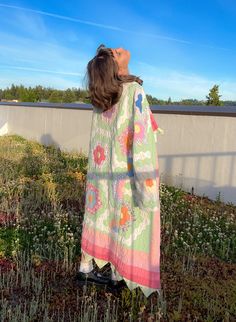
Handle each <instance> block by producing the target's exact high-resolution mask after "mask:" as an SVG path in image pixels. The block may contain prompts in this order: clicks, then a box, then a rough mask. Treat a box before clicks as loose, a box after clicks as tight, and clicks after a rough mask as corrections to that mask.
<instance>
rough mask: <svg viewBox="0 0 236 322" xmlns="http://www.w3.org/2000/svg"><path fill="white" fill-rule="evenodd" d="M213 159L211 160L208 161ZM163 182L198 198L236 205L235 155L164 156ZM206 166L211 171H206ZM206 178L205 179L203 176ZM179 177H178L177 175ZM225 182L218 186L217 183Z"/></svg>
mask: <svg viewBox="0 0 236 322" xmlns="http://www.w3.org/2000/svg"><path fill="white" fill-rule="evenodd" d="M209 158H210V159H209ZM159 159H160V173H161V174H160V180H161V181H163V183H165V184H168V185H173V186H178V187H180V188H182V189H183V190H185V191H188V192H192V188H193V191H194V192H193V193H194V194H197V195H199V196H208V197H209V198H210V199H213V200H216V198H217V197H218V196H219V193H220V200H221V201H223V202H226V203H227V202H232V203H233V204H235V205H236V152H235V151H232V152H230V151H229V152H214V153H212V152H211V153H187V154H171V155H161V156H159ZM206 165H207V167H208V169H207V170H206ZM206 171H207V178H206V179H204V174H205V177H206ZM177 173H178V174H177ZM219 178H220V181H221V182H224V183H225V184H224V185H217V184H216V182H218V181H219Z"/></svg>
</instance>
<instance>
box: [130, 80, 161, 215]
mask: <svg viewBox="0 0 236 322" xmlns="http://www.w3.org/2000/svg"><path fill="white" fill-rule="evenodd" d="M133 120H134V133H133V145H132V157H133V171H134V185H135V189H134V198H135V201H136V203H137V205H138V206H139V207H140V208H143V209H144V210H145V209H147V208H149V209H150V208H151V209H153V210H155V209H156V207H157V206H159V187H158V184H159V180H158V179H159V171H158V160H157V158H158V154H157V144H156V142H157V136H156V134H157V129H158V125H157V123H156V121H155V119H154V117H153V115H152V112H151V110H150V107H149V103H148V101H147V97H146V94H145V92H144V90H143V87H142V86H141V85H137V86H135V91H134V96H133Z"/></svg>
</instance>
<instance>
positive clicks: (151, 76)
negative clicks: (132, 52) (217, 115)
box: [135, 62, 236, 100]
mask: <svg viewBox="0 0 236 322" xmlns="http://www.w3.org/2000/svg"><path fill="white" fill-rule="evenodd" d="M135 70H136V71H138V73H136V74H139V75H142V77H141V78H142V79H143V80H144V87H145V88H146V92H147V93H150V94H151V95H153V96H155V97H157V98H160V99H167V98H168V97H169V96H170V97H171V98H172V100H180V99H186V98H193V99H194V98H195V99H200V100H205V99H206V95H207V94H208V93H209V89H210V88H212V86H213V85H215V84H217V85H219V92H220V94H221V95H222V97H221V99H223V100H236V82H235V81H233V80H232V81H230V80H225V79H214V80H213V79H209V78H207V77H204V76H202V75H198V74H195V73H187V72H182V71H177V70H168V69H164V68H161V67H160V68H158V67H156V66H152V65H150V64H147V63H144V62H138V63H137V65H136V67H135Z"/></svg>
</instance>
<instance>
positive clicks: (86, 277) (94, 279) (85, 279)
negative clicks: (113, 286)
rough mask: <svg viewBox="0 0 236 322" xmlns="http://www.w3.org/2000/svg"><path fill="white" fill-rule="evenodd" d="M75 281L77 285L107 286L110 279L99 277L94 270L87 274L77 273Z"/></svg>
mask: <svg viewBox="0 0 236 322" xmlns="http://www.w3.org/2000/svg"><path fill="white" fill-rule="evenodd" d="M75 280H76V281H77V282H78V283H79V284H84V283H88V284H95V285H104V286H105V285H108V284H109V282H110V278H109V277H106V276H104V275H101V274H100V273H99V272H98V271H97V270H96V268H93V270H92V271H91V272H89V273H83V272H77V273H76V276H75Z"/></svg>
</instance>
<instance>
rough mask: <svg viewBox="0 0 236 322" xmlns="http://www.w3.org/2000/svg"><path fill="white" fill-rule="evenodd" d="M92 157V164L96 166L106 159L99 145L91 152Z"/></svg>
mask: <svg viewBox="0 0 236 322" xmlns="http://www.w3.org/2000/svg"><path fill="white" fill-rule="evenodd" d="M93 157H94V162H95V163H97V164H98V165H100V164H101V163H102V162H103V161H104V160H105V159H106V156H105V152H104V148H103V147H102V146H101V145H100V144H98V145H97V146H96V148H95V149H94V150H93Z"/></svg>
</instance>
